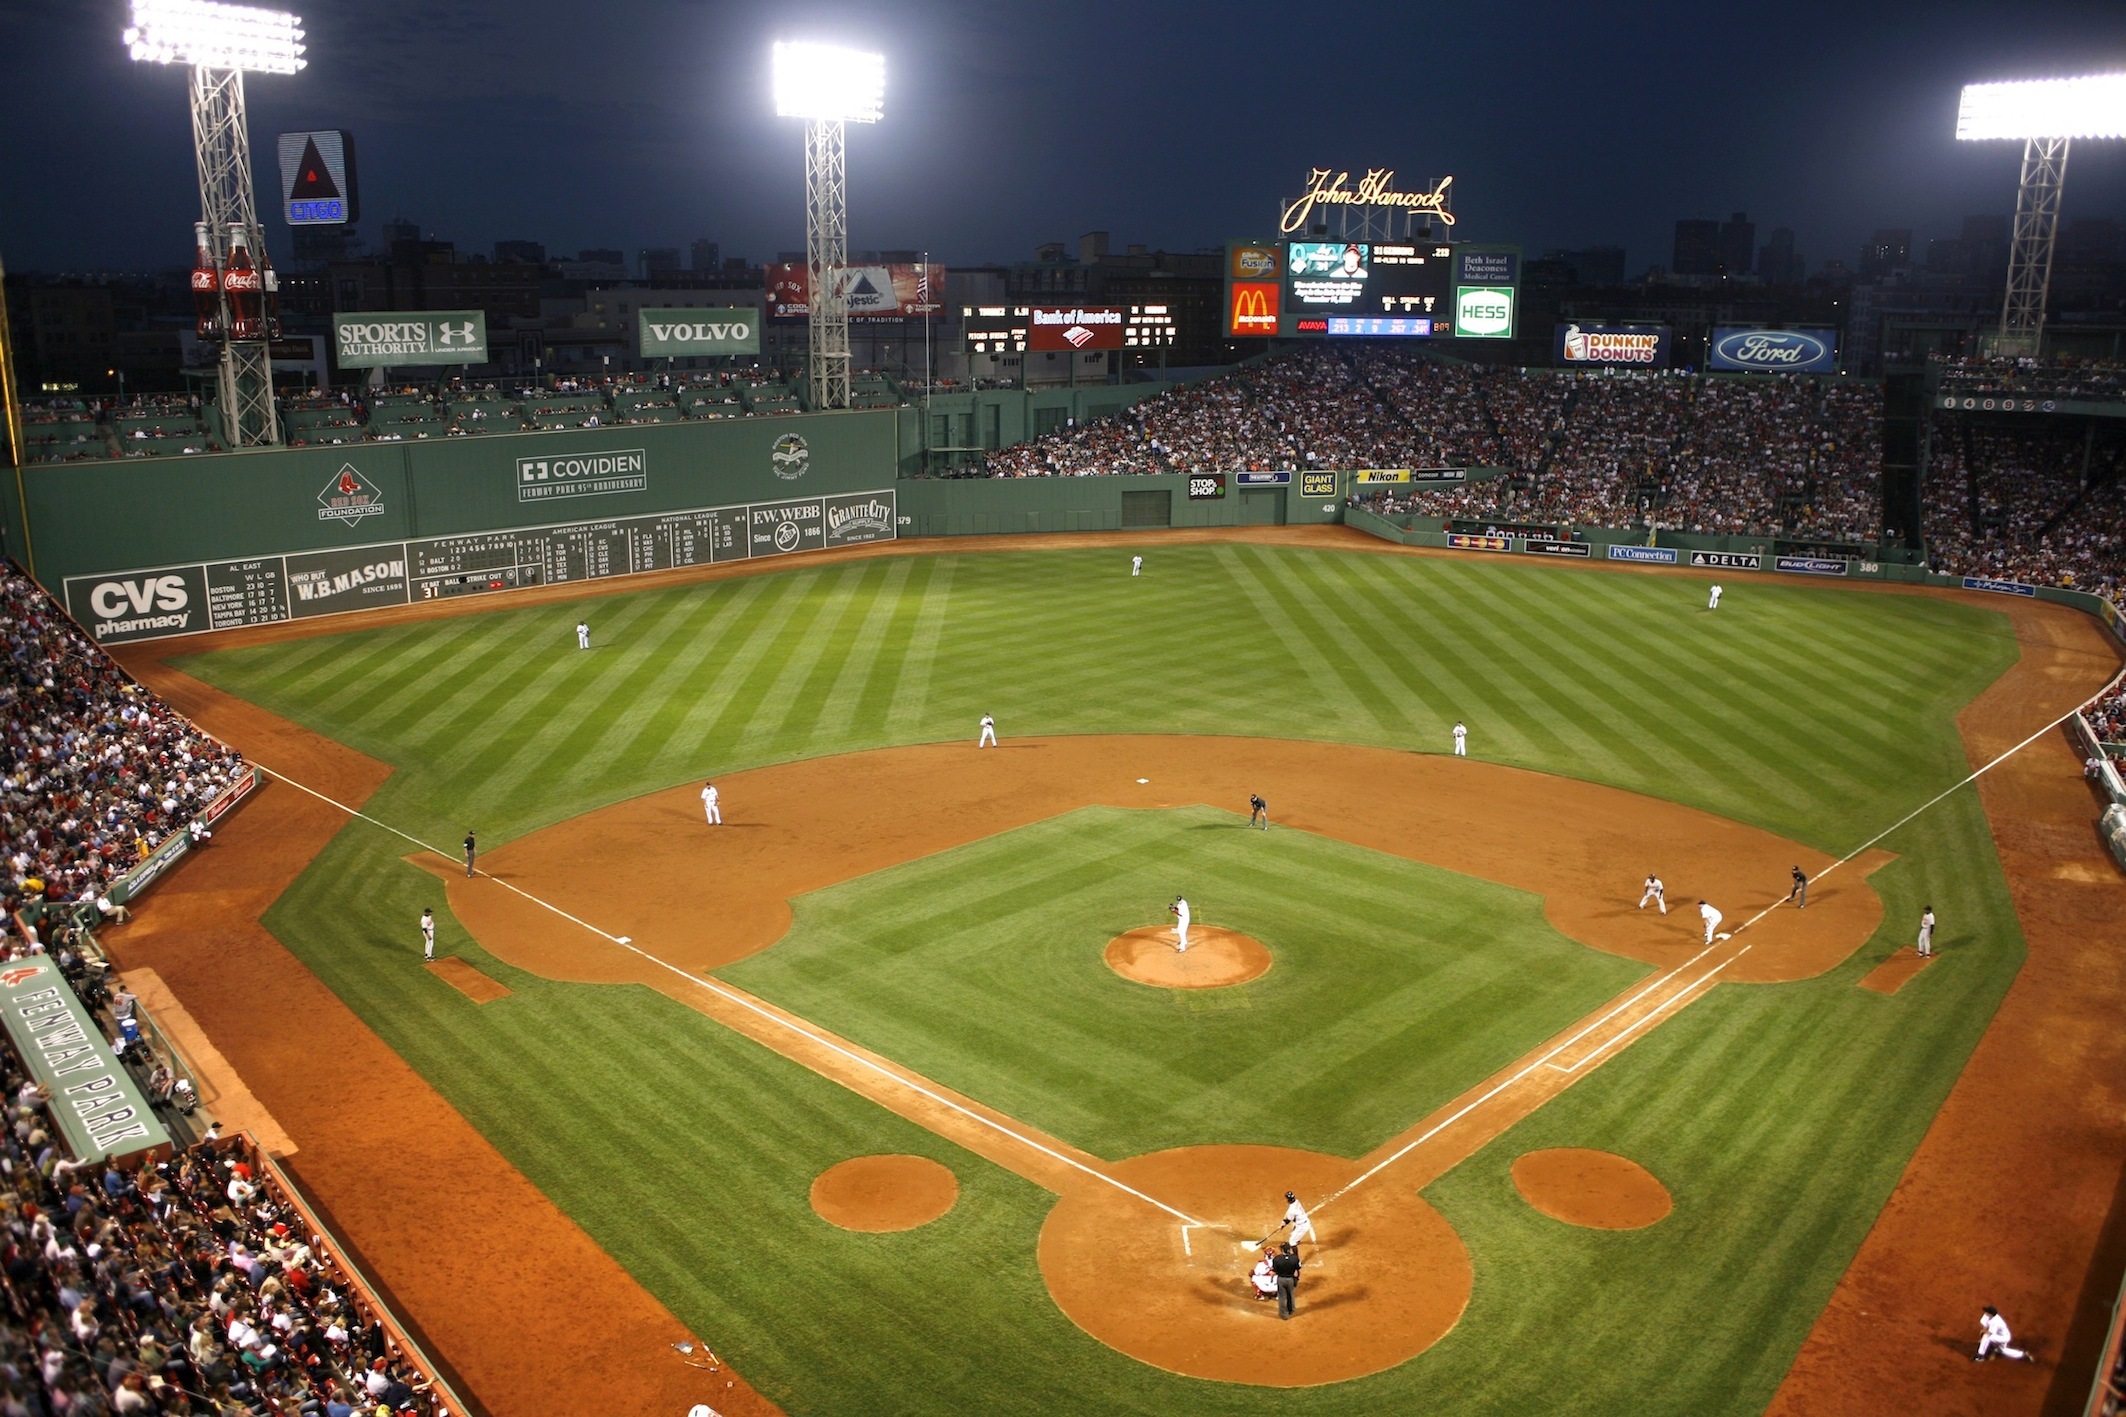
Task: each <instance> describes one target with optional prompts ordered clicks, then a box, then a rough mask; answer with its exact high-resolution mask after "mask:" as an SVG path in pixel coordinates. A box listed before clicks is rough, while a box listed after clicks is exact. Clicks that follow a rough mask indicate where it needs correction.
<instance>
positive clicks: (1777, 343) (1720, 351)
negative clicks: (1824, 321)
mask: <svg viewBox="0 0 2126 1417" xmlns="http://www.w3.org/2000/svg"><path fill="white" fill-rule="evenodd" d="M1706 365H1707V367H1708V368H1712V369H1747V370H1754V371H1756V372H1759V373H1774V374H1829V373H1832V372H1834V371H1835V370H1836V369H1837V368H1838V331H1836V330H1828V329H1810V330H1758V329H1742V328H1738V327H1736V326H1732V325H1716V326H1714V327H1713V339H1712V344H1711V346H1710V353H1709V354H1708V356H1707V359H1706Z"/></svg>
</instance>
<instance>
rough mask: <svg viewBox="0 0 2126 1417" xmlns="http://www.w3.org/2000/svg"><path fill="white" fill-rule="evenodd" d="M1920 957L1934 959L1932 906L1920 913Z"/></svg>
mask: <svg viewBox="0 0 2126 1417" xmlns="http://www.w3.org/2000/svg"><path fill="white" fill-rule="evenodd" d="M1919 957H1920V958H1921V959H1932V958H1934V907H1933V906H1931V905H1930V906H1928V907H1927V908H1926V909H1925V910H1922V911H1921V912H1920V913H1919Z"/></svg>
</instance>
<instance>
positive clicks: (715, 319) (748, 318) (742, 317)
mask: <svg viewBox="0 0 2126 1417" xmlns="http://www.w3.org/2000/svg"><path fill="white" fill-rule="evenodd" d="M635 339H636V345H637V348H638V349H639V350H640V351H641V352H642V354H643V355H645V356H655V357H662V358H667V359H690V358H693V357H695V356H697V355H704V356H706V355H716V354H758V353H760V312H759V311H758V310H747V309H743V308H740V309H728V310H727V309H718V310H637V311H636V312H635Z"/></svg>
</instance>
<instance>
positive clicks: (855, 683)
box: [819, 557, 915, 736]
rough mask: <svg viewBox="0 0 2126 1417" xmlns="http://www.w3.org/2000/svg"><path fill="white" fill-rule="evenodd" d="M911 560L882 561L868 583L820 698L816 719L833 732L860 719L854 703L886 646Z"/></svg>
mask: <svg viewBox="0 0 2126 1417" xmlns="http://www.w3.org/2000/svg"><path fill="white" fill-rule="evenodd" d="M914 564H915V561H914V558H912V557H898V558H896V559H894V560H892V561H890V562H881V563H879V565H880V568H881V570H882V572H883V574H880V575H878V576H876V577H874V578H871V579H870V580H869V582H868V583H867V586H866V603H865V606H864V618H863V620H862V621H861V623H859V624H858V625H857V628H856V636H855V641H854V643H853V644H852V645H851V646H850V647H849V649H848V651H847V652H846V653H845V654H843V656H842V657H841V663H840V665H839V666H838V667H837V670H836V673H835V676H834V682H833V683H832V684H831V685H830V686H828V689H827V692H826V693H825V694H824V695H822V696H821V698H820V701H819V705H820V707H819V721H820V722H822V723H825V724H827V725H828V726H829V729H830V731H831V732H833V733H835V734H839V735H844V736H846V735H847V734H848V733H849V732H850V730H851V728H852V726H854V725H855V724H857V723H859V722H860V721H861V720H860V719H859V718H858V717H857V707H858V705H859V704H860V703H861V702H862V700H863V697H864V690H865V689H866V687H867V686H869V684H870V683H871V676H872V671H873V669H874V668H875V667H876V666H877V664H878V660H879V654H880V652H881V651H883V650H884V649H885V648H886V645H887V641H888V630H889V627H890V626H891V625H892V624H893V622H894V617H895V615H896V614H897V613H898V610H899V607H900V604H901V591H902V589H903V588H904V587H906V585H907V584H908V572H909V568H910V567H912V566H913V565H914Z"/></svg>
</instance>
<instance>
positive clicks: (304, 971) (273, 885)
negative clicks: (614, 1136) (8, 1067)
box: [104, 658, 777, 1417]
mask: <svg viewBox="0 0 2126 1417" xmlns="http://www.w3.org/2000/svg"><path fill="white" fill-rule="evenodd" d="M126 667H127V668H128V669H129V670H131V671H132V672H133V674H134V675H136V676H137V677H138V678H140V679H141V680H142V681H143V682H144V683H147V684H148V685H149V686H150V687H152V688H153V689H154V690H155V691H156V692H157V693H159V694H161V695H162V696H163V697H164V698H166V699H168V700H169V701H170V702H171V703H173V704H175V705H176V706H177V707H178V708H179V709H180V710H182V711H183V712H184V713H185V714H186V715H187V716H189V717H190V718H191V719H192V720H193V721H194V722H196V723H198V724H200V725H201V726H202V727H204V728H206V729H207V730H208V731H209V732H211V733H213V734H214V735H215V736H216V737H218V738H221V739H222V740H223V741H224V742H228V743H232V744H235V745H236V746H237V747H239V748H242V749H243V750H244V751H245V752H246V753H248V754H250V755H252V756H253V757H254V758H256V759H259V760H263V761H267V762H271V763H273V764H274V765H275V766H276V767H278V768H280V769H281V770H282V771H283V772H286V773H289V774H291V775H293V776H296V777H298V778H300V779H301V780H302V781H304V782H306V783H309V784H310V785H312V786H314V787H316V788H317V789H318V790H319V791H324V792H330V793H331V794H332V795H333V796H335V797H337V798H338V799H339V800H340V801H343V802H347V803H360V802H362V801H364V800H366V799H367V798H368V796H369V794H370V793H371V792H373V791H374V790H375V789H376V787H377V785H378V784H379V783H381V782H382V781H383V780H384V778H385V776H386V773H387V771H388V770H387V769H386V768H385V767H384V765H382V764H380V763H377V762H375V761H374V760H372V759H369V758H366V757H363V756H362V755H361V754H359V753H356V752H353V751H352V750H350V749H347V748H343V747H341V746H339V745H338V744H336V743H332V742H330V741H328V740H326V739H323V738H319V737H317V736H315V735H313V734H310V733H307V732H305V731H304V730H302V729H299V728H296V727H295V726H293V725H292V724H289V723H287V722H285V721H283V720H281V719H278V718H275V717H273V716H272V715H270V714H266V713H264V712H263V711H261V710H259V709H256V708H254V707H252V706H251V705H249V704H246V703H243V702H242V701H240V700H236V699H231V698H229V697H228V696H226V695H223V694H221V693H219V692H218V691H216V690H214V689H211V688H209V687H207V686H206V685H204V684H201V683H199V682H198V681H197V680H194V679H191V678H189V677H188V676H185V675H182V674H179V673H177V672H176V671H174V670H171V669H168V668H167V667H165V666H163V665H160V664H157V663H155V662H153V661H146V660H140V659H132V658H128V659H127V663H126ZM346 824H347V819H346V817H345V816H344V815H342V814H341V813H340V812H338V811H336V810H334V809H333V808H331V807H328V806H326V805H325V804H323V803H321V802H319V801H317V800H316V799H314V798H312V797H309V796H307V795H305V794H303V793H301V792H298V791H296V790H295V789H294V788H292V787H287V786H284V785H280V784H268V785H267V786H266V787H265V788H264V789H263V790H262V791H261V792H260V793H259V794H258V795H257V797H256V798H254V799H253V800H252V801H251V802H249V803H247V804H246V805H245V806H244V807H243V809H242V810H241V811H239V812H237V813H235V814H234V815H233V816H231V817H230V818H228V819H227V825H226V826H224V827H221V828H219V829H217V830H216V832H215V834H214V844H213V845H212V846H210V847H208V848H207V849H206V850H205V851H203V852H200V853H198V854H197V855H194V856H191V857H188V858H187V859H186V860H185V861H184V862H183V863H182V864H180V865H179V866H178V867H177V868H176V869H175V870H174V871H172V872H171V873H170V874H169V875H168V876H166V877H164V879H163V880H162V881H161V882H160V883H159V884H157V886H156V887H155V891H154V893H153V895H152V896H151V897H149V899H148V901H147V902H146V904H145V905H144V906H143V907H142V909H141V910H140V912H139V914H138V915H137V916H136V917H135V919H134V921H133V923H132V924H130V925H125V926H121V927H119V928H117V929H115V930H112V931H110V932H108V934H107V935H106V936H105V937H104V938H105V940H106V942H107V944H108V945H109V947H110V949H111V953H112V955H113V956H114V957H115V959H116V960H117V961H118V962H119V964H120V965H121V967H125V968H132V967H147V968H152V969H153V970H154V971H155V972H156V974H157V975H158V976H160V978H161V979H162V981H163V982H164V984H165V985H166V986H167V987H168V989H169V990H170V992H171V993H172V995H173V996H174V997H175V998H177V999H178V1000H180V1001H181V1002H182V1004H183V1007H184V1009H185V1010H186V1012H187V1013H188V1014H189V1015H190V1016H191V1017H192V1018H193V1019H195V1020H196V1021H197V1022H198V1024H199V1026H200V1027H201V1028H202V1029H203V1030H204V1031H205V1033H206V1034H207V1035H208V1036H210V1037H211V1038H212V1039H213V1042H214V1045H215V1047H216V1048H218V1049H219V1051H220V1053H221V1054H222V1055H223V1056H225V1057H226V1058H227V1060H228V1063H229V1064H230V1065H231V1066H232V1067H233V1068H234V1070H235V1072H236V1073H237V1075H238V1076H240V1077H241V1079H242V1080H243V1081H244V1082H245V1083H246V1084H248V1086H249V1088H250V1089H251V1091H252V1092H253V1093H255V1095H256V1097H257V1099H258V1102H259V1103H260V1104H261V1105H263V1106H264V1107H265V1108H266V1109H268V1110H269V1111H270V1112H271V1113H272V1115H273V1117H274V1118H275V1119H276V1120H277V1121H278V1122H279V1123H280V1124H281V1126H282V1127H284V1128H285V1129H286V1131H287V1133H288V1135H289V1136H290V1137H292V1138H293V1139H294V1141H295V1142H296V1144H297V1147H298V1148H299V1149H298V1151H297V1153H296V1154H295V1155H294V1156H293V1157H292V1158H290V1159H289V1161H288V1162H287V1165H288V1169H289V1170H291V1171H292V1172H294V1174H295V1176H296V1178H297V1179H298V1180H299V1181H300V1183H301V1184H302V1186H303V1189H304V1190H305V1191H306V1192H307V1193H308V1194H309V1195H310V1196H312V1197H314V1198H315V1199H316V1200H317V1201H318V1202H319V1203H320V1204H321V1205H322V1207H323V1208H324V1210H325V1211H326V1216H327V1219H328V1220H329V1221H330V1222H331V1224H332V1226H333V1228H334V1229H335V1230H336V1231H338V1233H339V1235H340V1237H341V1238H342V1240H343V1241H345V1242H346V1243H347V1244H348V1245H349V1246H350V1247H351V1248H352V1249H353V1251H354V1253H355V1254H356V1256H357V1257H358V1258H359V1260H360V1261H361V1263H362V1265H363V1267H364V1268H365V1269H366V1270H367V1271H368V1272H369V1274H370V1276H371V1278H373V1279H374V1280H375V1281H377V1283H378V1285H379V1287H380V1288H381V1290H382V1291H383V1293H384V1294H385V1295H386V1296H387V1299H388V1301H389V1302H390V1303H391V1304H392V1305H393V1307H394V1308H395V1309H396V1311H397V1314H398V1317H399V1318H400V1319H401V1321H403V1322H405V1323H406V1324H407V1325H408V1326H409V1327H410V1328H411V1330H412V1331H413V1332H414V1334H415V1335H416V1336H417V1337H418V1339H419V1340H420V1342H421V1343H422V1345H423V1346H424V1347H426V1348H427V1349H428V1351H429V1353H430V1354H431V1355H432V1356H434V1357H435V1358H436V1359H437V1360H438V1361H440V1362H442V1363H443V1364H445V1365H446V1366H447V1367H448V1368H449V1369H450V1376H451V1378H452V1380H453V1383H454V1385H455V1386H457V1387H458V1389H459V1391H460V1393H461V1394H463V1395H465V1396H466V1398H467V1400H468V1401H477V1402H479V1403H481V1404H482V1405H483V1406H484V1407H485V1408H486V1409H487V1410H489V1411H492V1412H495V1413H500V1414H519V1413H522V1414H527V1417H529V1414H535V1413H536V1414H545V1413H555V1412H642V1413H673V1414H677V1413H683V1412H685V1411H687V1410H688V1408H689V1407H691V1406H692V1405H693V1404H695V1403H700V1402H707V1403H710V1404H711V1405H712V1406H714V1407H715V1408H716V1409H717V1410H718V1411H719V1412H722V1413H724V1414H726V1417H741V1414H757V1413H773V1412H775V1411H776V1410H777V1409H776V1408H775V1407H774V1406H773V1405H772V1404H770V1403H769V1402H767V1401H766V1400H765V1399H763V1398H761V1397H760V1396H759V1395H758V1394H756V1393H754V1392H753V1390H752V1389H751V1388H750V1387H747V1386H746V1384H745V1381H744V1379H743V1378H739V1377H738V1376H737V1375H736V1374H734V1373H731V1372H730V1371H729V1370H723V1371H719V1372H714V1373H711V1372H706V1371H703V1370H700V1369H697V1368H693V1367H690V1366H688V1365H687V1364H686V1363H685V1362H684V1361H682V1359H681V1358H680V1355H679V1354H677V1353H675V1352H674V1351H673V1350H672V1349H671V1348H670V1347H669V1345H670V1344H673V1343H679V1342H684V1341H686V1340H687V1339H688V1337H689V1335H688V1334H687V1332H686V1330H685V1329H684V1328H683V1327H682V1326H681V1325H680V1323H679V1321H678V1320H677V1319H676V1318H674V1317H673V1316H672V1314H671V1313H670V1311H668V1310H667V1309H665V1307H664V1306H663V1305H661V1304H659V1303H658V1302H657V1301H656V1300H655V1299H653V1298H652V1297H651V1296H650V1295H649V1293H648V1292H647V1291H646V1290H644V1289H643V1288H642V1286H641V1285H640V1284H638V1283H637V1282H636V1281H635V1279H634V1278H633V1276H631V1275H630V1274H628V1272H627V1271H626V1270H624V1269H622V1268H621V1267H620V1265H619V1264H618V1263H617V1262H616V1261H615V1260H614V1259H613V1258H612V1257H611V1256H610V1255H608V1254H607V1253H606V1252H605V1251H604V1250H603V1249H600V1248H599V1247H598V1245H597V1244H596V1243H594V1242H593V1241H592V1240H591V1238H590V1237H589V1236H588V1235H586V1234H584V1233H583V1231H582V1229H580V1228H579V1227H578V1226H577V1225H576V1223H575V1222H574V1221H572V1220H570V1219H569V1218H568V1217H567V1216H566V1215H563V1214H562V1213H561V1211H560V1210H559V1209H558V1208H557V1207H556V1206H555V1205H554V1203H553V1202H552V1201H550V1200H548V1199H547V1198H546V1197H545V1195H543V1194H542V1193H540V1192H539V1191H538V1190H537V1189H535V1188H534V1187H533V1186H532V1184H531V1183H530V1182H529V1181H527V1180H526V1179H525V1178H524V1176H523V1175H522V1174H521V1173H520V1172H518V1171H517V1169H516V1168H515V1167H514V1166H512V1165H510V1164H509V1162H508V1161H506V1160H505V1159H504V1158H503V1157H502V1155H501V1153H499V1152H497V1151H496V1150H495V1149H494V1147H493V1146H492V1145H491V1144H490V1143H489V1142H488V1141H487V1139H486V1138H485V1137H483V1136H481V1135H480V1133H479V1132H477V1131H475V1130H474V1129H473V1127H472V1125H471V1124H470V1123H468V1122H467V1121H466V1120H465V1119H464V1118H463V1117H462V1116H460V1115H459V1114H458V1112H457V1111H456V1109H454V1108H453V1107H451V1106H450V1104H449V1103H447V1102H445V1101H444V1100H443V1098H442V1097H441V1095H439V1094H438V1093H437V1092H436V1091H435V1090H434V1089H433V1088H432V1087H430V1086H429V1085H428V1084H427V1083H426V1082H424V1081H422V1080H421V1078H420V1077H419V1076H417V1075H416V1074H415V1073H414V1071H413V1069H412V1068H410V1067H408V1066H407V1064H406V1062H405V1061H404V1060H403V1059H401V1058H400V1057H399V1055H398V1054H397V1053H395V1052H393V1051H392V1050H391V1048H390V1047H389V1046H388V1045H387V1044H385V1042H384V1041H383V1040H382V1039H381V1038H379V1037H377V1035H376V1034H375V1033H373V1032H371V1031H370V1029H369V1028H368V1027H367V1026H366V1025H365V1024H363V1023H362V1021H361V1020H360V1019H358V1018H356V1017H355V1016H354V1014H353V1012H352V1011H350V1010H349V1009H348V1008H347V1006H346V1005H345V1004H343V1003H341V1002H340V1000H339V998H338V997H337V996H336V995H334V994H333V993H332V991H331V990H329V989H327V988H326V987H325V985H324V984H323V982H321V981H320V980H319V979H318V977H317V976H316V975H315V974H313V973H311V972H310V970H309V968H308V967H307V966H305V965H304V964H303V963H302V961H300V960H298V959H296V958H295V956H293V955H291V954H290V953H288V951H287V949H286V948H285V947H283V946H282V945H281V943H280V942H279V941H278V940H276V939H274V938H273V936H272V935H271V934H269V933H268V932H267V931H266V929H265V927H264V926H263V925H261V924H259V917H260V916H261V915H262V914H264V913H265V911H266V908H267V907H268V906H270V905H271V904H272V903H273V902H274V901H275V900H276V899H277V898H278V897H279V896H280V894H281V892H282V891H283V890H285V889H286V888H287V886H288V884H289V883H290V882H291V881H293V880H294V879H295V878H296V876H297V875H298V874H300V873H301V872H302V870H303V868H305V867H306V866H308V865H309V864H310V862H311V860H312V859H313V858H315V857H316V855H317V854H318V853H319V852H320V851H322V850H324V848H325V845H326V844H327V843H328V842H330V841H331V839H332V838H333V836H334V835H335V834H336V833H338V832H339V830H340V829H341V828H342V827H344V826H345V825H346ZM709 1337H710V1339H711V1340H712V1341H713V1338H714V1335H710V1336H709Z"/></svg>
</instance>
